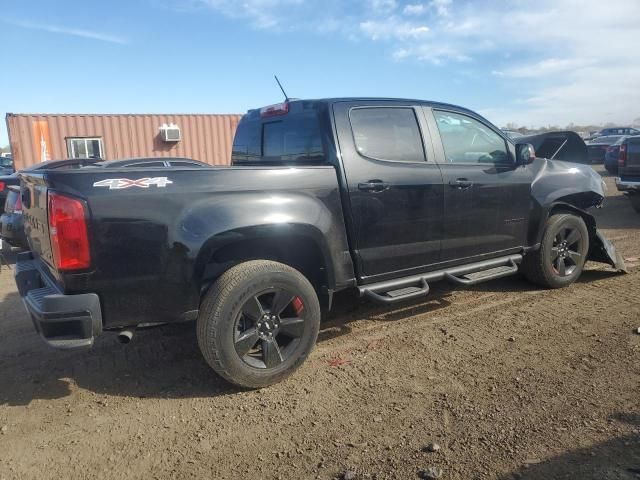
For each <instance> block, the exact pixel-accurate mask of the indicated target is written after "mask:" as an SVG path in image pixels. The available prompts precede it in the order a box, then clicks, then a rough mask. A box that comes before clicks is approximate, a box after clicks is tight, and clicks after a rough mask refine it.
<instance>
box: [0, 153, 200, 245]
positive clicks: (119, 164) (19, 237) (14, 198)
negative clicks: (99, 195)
mask: <svg viewBox="0 0 640 480" xmlns="http://www.w3.org/2000/svg"><path fill="white" fill-rule="evenodd" d="M209 166H210V165H208V164H206V163H203V162H199V161H197V160H192V159H190V158H133V159H126V160H110V161H98V160H96V159H73V160H59V161H52V162H45V163H41V164H38V165H35V166H33V167H31V168H27V169H25V170H23V171H22V172H20V173H16V174H14V175H13V176H12V177H11V184H10V185H7V186H6V187H5V188H6V189H7V192H6V200H5V202H4V212H3V213H2V215H1V216H0V238H1V239H2V240H3V241H6V242H7V243H8V244H10V245H13V246H14V247H20V248H28V244H27V239H26V237H25V234H24V221H23V218H24V217H23V216H22V201H21V198H20V189H19V187H18V186H17V185H18V182H19V175H20V174H21V173H30V172H37V171H38V170H42V169H47V170H60V169H69V168H81V167H85V168H90V167H96V168H98V167H100V168H123V167H159V168H168V167H198V168H203V167H209Z"/></svg>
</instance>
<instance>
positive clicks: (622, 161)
mask: <svg viewBox="0 0 640 480" xmlns="http://www.w3.org/2000/svg"><path fill="white" fill-rule="evenodd" d="M626 164H627V145H626V144H624V143H621V144H620V150H618V166H619V167H624V166H625V165H626Z"/></svg>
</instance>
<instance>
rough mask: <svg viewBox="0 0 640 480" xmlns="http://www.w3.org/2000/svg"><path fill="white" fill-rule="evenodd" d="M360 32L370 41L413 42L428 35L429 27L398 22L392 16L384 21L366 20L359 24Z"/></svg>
mask: <svg viewBox="0 0 640 480" xmlns="http://www.w3.org/2000/svg"><path fill="white" fill-rule="evenodd" d="M360 31H361V32H362V33H364V34H365V36H367V37H368V38H370V39H371V40H389V39H398V40H409V39H412V40H415V39H417V38H420V37H424V36H425V35H426V34H427V33H429V27H427V26H426V25H421V24H417V23H412V22H406V21H402V20H399V19H398V18H397V17H395V16H392V17H389V18H388V19H386V20H367V21H366V22H361V23H360Z"/></svg>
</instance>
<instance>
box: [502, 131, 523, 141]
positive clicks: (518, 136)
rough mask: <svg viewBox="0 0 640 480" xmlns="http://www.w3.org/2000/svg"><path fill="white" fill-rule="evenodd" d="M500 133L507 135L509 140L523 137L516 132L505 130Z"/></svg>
mask: <svg viewBox="0 0 640 480" xmlns="http://www.w3.org/2000/svg"><path fill="white" fill-rule="evenodd" d="M502 131H503V132H504V133H505V134H506V135H507V137H509V138H510V139H511V140H515V139H517V138H520V137H522V136H523V134H522V133H520V132H517V131H516V130H505V129H502Z"/></svg>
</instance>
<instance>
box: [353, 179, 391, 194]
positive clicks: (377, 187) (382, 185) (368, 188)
mask: <svg viewBox="0 0 640 480" xmlns="http://www.w3.org/2000/svg"><path fill="white" fill-rule="evenodd" d="M388 188H389V184H388V183H386V182H383V181H382V180H369V181H368V182H363V183H359V184H358V190H362V191H363V192H383V191H385V190H386V189H388Z"/></svg>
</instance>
